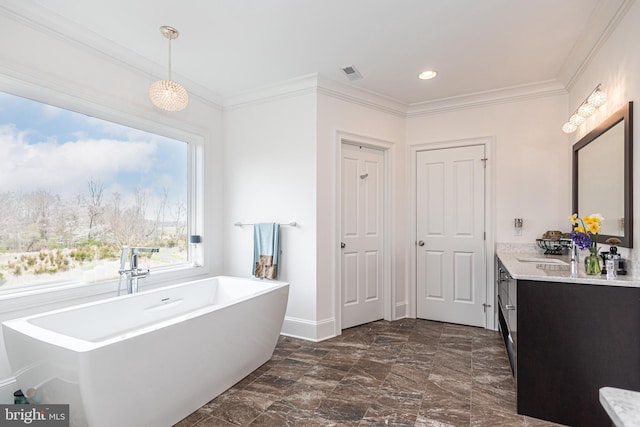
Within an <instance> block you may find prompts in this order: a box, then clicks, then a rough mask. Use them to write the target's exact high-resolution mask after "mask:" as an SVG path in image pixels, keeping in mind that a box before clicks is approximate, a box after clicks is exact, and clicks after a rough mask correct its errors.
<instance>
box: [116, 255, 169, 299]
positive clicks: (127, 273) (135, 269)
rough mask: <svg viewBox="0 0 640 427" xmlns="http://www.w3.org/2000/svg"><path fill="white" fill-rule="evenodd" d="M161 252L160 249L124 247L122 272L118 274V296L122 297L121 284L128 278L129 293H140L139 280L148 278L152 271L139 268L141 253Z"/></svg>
mask: <svg viewBox="0 0 640 427" xmlns="http://www.w3.org/2000/svg"><path fill="white" fill-rule="evenodd" d="M156 252H160V249H159V248H143V247H133V248H130V247H128V246H123V247H122V253H121V254H120V270H119V271H118V273H119V274H120V280H119V281H118V295H120V284H121V283H122V278H123V277H126V278H127V293H128V294H135V293H136V292H138V279H144V278H145V277H147V276H148V275H149V274H150V273H151V271H150V270H149V269H148V268H147V269H146V270H143V269H141V268H140V267H139V265H138V264H139V261H138V256H139V255H140V254H141V253H156ZM127 256H128V257H129V268H128V269H127V268H126V264H127Z"/></svg>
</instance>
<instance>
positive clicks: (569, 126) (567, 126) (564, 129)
mask: <svg viewBox="0 0 640 427" xmlns="http://www.w3.org/2000/svg"><path fill="white" fill-rule="evenodd" d="M577 129H578V126H576V125H574V124H573V123H569V122H567V123H565V124H564V126H562V132H564V133H573V132H575V131H576V130H577Z"/></svg>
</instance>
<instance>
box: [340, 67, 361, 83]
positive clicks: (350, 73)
mask: <svg viewBox="0 0 640 427" xmlns="http://www.w3.org/2000/svg"><path fill="white" fill-rule="evenodd" d="M342 72H343V73H344V75H345V76H347V78H348V79H349V80H360V79H361V78H362V74H360V71H358V69H357V68H356V67H355V66H353V65H349V66H348V67H344V68H342Z"/></svg>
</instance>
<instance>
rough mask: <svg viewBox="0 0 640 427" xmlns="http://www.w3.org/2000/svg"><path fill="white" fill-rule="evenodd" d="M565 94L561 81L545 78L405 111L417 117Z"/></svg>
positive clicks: (417, 105)
mask: <svg viewBox="0 0 640 427" xmlns="http://www.w3.org/2000/svg"><path fill="white" fill-rule="evenodd" d="M565 94H567V90H566V89H565V87H564V86H563V85H562V83H560V82H559V81H557V80H547V81H543V82H538V83H529V84H525V85H518V86H510V87H506V88H501V89H495V90H488V91H483V92H476V93H471V94H466V95H460V96H453V97H449V98H441V99H435V100H433V101H426V102H419V103H415V104H411V105H410V106H409V110H408V111H407V117H408V118H410V117H419V116H424V115H428V114H436V113H442V112H446V111H454V110H465V109H469V108H477V107H483V106H487V105H494V104H504V103H508V102H516V101H525V100H529V99H535V98H542V97H547V96H556V95H565Z"/></svg>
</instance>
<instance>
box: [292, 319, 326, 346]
mask: <svg viewBox="0 0 640 427" xmlns="http://www.w3.org/2000/svg"><path fill="white" fill-rule="evenodd" d="M334 323H335V319H333V318H330V319H325V320H320V321H317V322H316V321H313V320H307V319H299V318H296V317H288V316H287V317H285V318H284V323H283V324H282V331H281V334H282V335H286V336H288V337H293V338H300V339H303V340H307V341H314V342H318V341H324V340H326V339H329V338H333V337H334V336H335V335H334V333H333V332H334V329H333V328H334Z"/></svg>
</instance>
